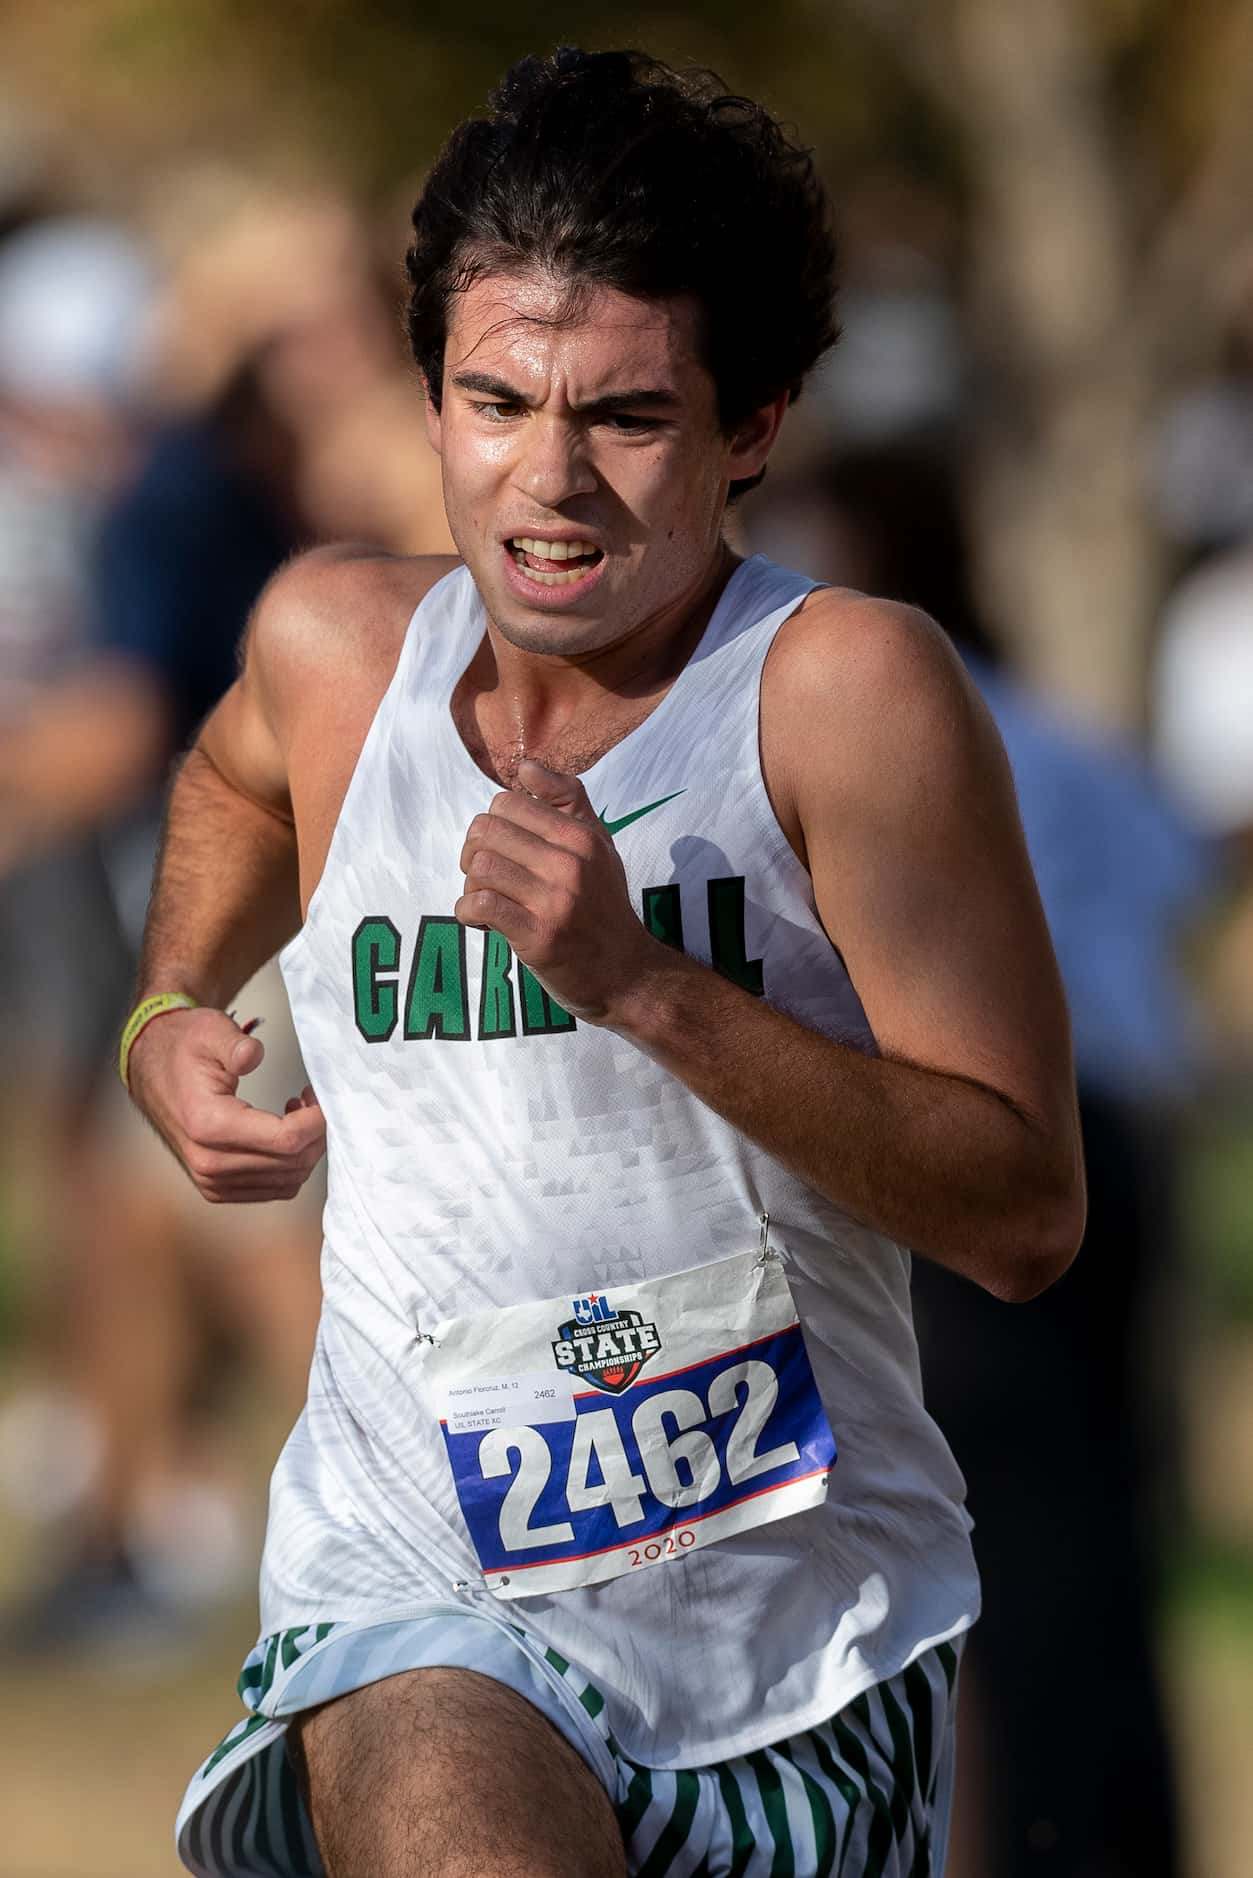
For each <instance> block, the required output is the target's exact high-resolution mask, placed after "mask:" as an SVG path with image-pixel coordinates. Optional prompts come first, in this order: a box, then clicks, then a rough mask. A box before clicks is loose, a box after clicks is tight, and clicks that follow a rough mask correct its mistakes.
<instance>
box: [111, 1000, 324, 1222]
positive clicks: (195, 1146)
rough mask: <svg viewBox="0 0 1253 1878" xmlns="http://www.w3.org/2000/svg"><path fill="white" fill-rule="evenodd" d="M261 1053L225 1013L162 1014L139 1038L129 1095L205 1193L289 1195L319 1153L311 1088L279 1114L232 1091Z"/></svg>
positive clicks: (216, 1197) (217, 1197)
mask: <svg viewBox="0 0 1253 1878" xmlns="http://www.w3.org/2000/svg"><path fill="white" fill-rule="evenodd" d="M264 1054H265V1051H264V1049H263V1047H262V1045H261V1043H260V1041H259V1040H258V1039H257V1038H256V1037H249V1036H246V1035H245V1034H244V1032H243V1031H242V1030H241V1029H240V1028H239V1026H238V1025H237V1024H236V1023H234V1022H233V1020H232V1019H231V1018H229V1017H228V1016H227V1015H226V1013H225V1012H224V1011H212V1010H193V1011H181V1010H180V1011H166V1012H164V1013H162V1015H161V1016H160V1017H155V1018H153V1020H152V1022H151V1023H149V1024H148V1025H146V1026H145V1028H144V1029H143V1030H142V1031H141V1032H140V1034H139V1036H138V1037H137V1038H136V1039H135V1043H134V1046H133V1048H132V1050H131V1054H130V1064H129V1075H130V1092H131V1096H132V1098H133V1099H134V1101H135V1104H136V1106H137V1107H138V1108H139V1109H140V1110H141V1111H142V1112H143V1114H145V1115H146V1116H147V1118H148V1120H149V1121H150V1122H151V1123H152V1125H153V1127H154V1128H155V1129H156V1130H157V1133H158V1134H159V1135H161V1136H162V1137H163V1139H164V1140H165V1141H166V1142H167V1143H168V1144H169V1146H170V1147H171V1148H172V1149H173V1150H174V1153H175V1154H176V1155H177V1156H178V1158H179V1160H180V1161H181V1162H182V1164H183V1166H184V1167H185V1168H186V1169H187V1172H188V1173H189V1174H190V1176H191V1179H192V1181H193V1183H194V1184H195V1186H196V1187H197V1188H198V1189H199V1191H200V1192H201V1193H202V1194H203V1195H204V1197H205V1199H206V1200H212V1201H214V1202H217V1203H222V1202H228V1201H234V1202H239V1201H250V1200H291V1199H294V1197H295V1195H296V1194H297V1193H299V1191H300V1189H301V1187H302V1186H303V1185H304V1183H305V1181H306V1180H307V1179H308V1178H309V1175H310V1174H311V1173H312V1172H313V1170H314V1168H315V1167H316V1166H317V1164H318V1162H319V1161H320V1160H321V1158H322V1152H323V1149H324V1148H325V1146H326V1123H325V1122H324V1120H323V1118H322V1111H321V1109H320V1108H319V1107H318V1105H317V1101H316V1099H315V1097H314V1094H313V1091H312V1089H305V1090H304V1091H303V1093H302V1094H300V1095H298V1096H293V1097H292V1098H291V1100H290V1101H289V1102H288V1104H287V1108H286V1111H285V1113H284V1114H282V1115H271V1114H270V1113H269V1112H268V1110H266V1109H254V1108H252V1107H250V1106H249V1104H248V1103H247V1102H245V1101H243V1100H242V1099H241V1097H240V1096H239V1095H237V1093H236V1091H237V1089H238V1087H239V1081H240V1078H241V1076H247V1075H248V1074H249V1072H250V1071H252V1070H254V1069H256V1068H257V1066H258V1065H259V1063H260V1062H261V1059H262V1057H263V1056H264Z"/></svg>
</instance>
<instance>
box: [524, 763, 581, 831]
mask: <svg viewBox="0 0 1253 1878" xmlns="http://www.w3.org/2000/svg"><path fill="white" fill-rule="evenodd" d="M517 780H518V783H519V784H520V786H521V787H522V788H523V789H525V790H526V792H527V794H528V795H531V796H535V797H536V798H537V799H538V800H539V801H540V802H547V803H548V804H549V806H550V807H551V808H554V809H560V810H561V811H562V813H563V814H565V815H572V816H573V817H574V819H575V820H576V821H580V822H594V821H595V820H596V811H595V809H594V808H593V807H592V805H591V803H590V802H589V801H588V799H587V791H586V789H585V788H584V787H583V785H582V783H581V782H580V781H579V779H578V777H577V776H565V775H562V773H561V771H560V770H555V769H546V768H545V766H544V765H543V764H542V763H537V762H536V761H535V759H534V757H530V756H524V757H523V759H522V761H521V762H520V763H519V764H518V770H517Z"/></svg>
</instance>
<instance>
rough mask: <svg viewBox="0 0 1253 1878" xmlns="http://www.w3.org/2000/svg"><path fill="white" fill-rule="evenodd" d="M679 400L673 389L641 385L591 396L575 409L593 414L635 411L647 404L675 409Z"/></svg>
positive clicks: (661, 408)
mask: <svg viewBox="0 0 1253 1878" xmlns="http://www.w3.org/2000/svg"><path fill="white" fill-rule="evenodd" d="M679 402H680V401H679V399H678V397H677V396H676V395H675V393H674V392H673V391H666V390H663V389H662V388H660V387H658V388H656V389H654V388H653V387H651V386H644V385H640V386H636V387H633V388H632V389H631V390H629V391H609V392H606V393H605V395H604V397H601V398H589V399H588V401H587V403H586V404H576V405H575V406H574V409H575V410H576V411H582V412H590V413H591V414H592V415H593V416H596V415H597V414H598V413H602V412H605V411H634V410H637V409H638V408H639V407H640V406H641V405H645V404H646V405H650V406H652V407H653V408H654V409H660V410H666V411H673V410H676V409H677V408H678V405H679Z"/></svg>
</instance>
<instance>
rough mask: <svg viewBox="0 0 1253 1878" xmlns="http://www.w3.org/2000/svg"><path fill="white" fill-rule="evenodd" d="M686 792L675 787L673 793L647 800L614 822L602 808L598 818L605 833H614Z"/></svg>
mask: <svg viewBox="0 0 1253 1878" xmlns="http://www.w3.org/2000/svg"><path fill="white" fill-rule="evenodd" d="M686 794H687V791H686V790H685V789H676V790H675V791H674V795H669V796H661V797H660V798H659V800H658V801H656V802H649V803H648V804H647V805H646V806H645V807H644V808H642V809H632V810H631V813H630V814H629V815H624V816H622V817H621V819H620V820H619V821H616V822H611V821H610V820H609V817H608V816H607V815H606V813H605V811H604V809H602V810H601V812H600V819H601V821H602V822H604V824H605V833H606V834H607V835H616V834H617V832H618V830H619V829H620V828H629V827H630V825H631V823H632V822H638V820H639V819H640V816H641V815H651V814H652V812H653V810H654V809H660V808H663V807H664V806H665V804H666V803H667V802H673V801H674V800H675V797H676V796H681V795H686Z"/></svg>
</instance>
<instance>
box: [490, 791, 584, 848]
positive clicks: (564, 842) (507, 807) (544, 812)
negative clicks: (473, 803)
mask: <svg viewBox="0 0 1253 1878" xmlns="http://www.w3.org/2000/svg"><path fill="white" fill-rule="evenodd" d="M584 799H585V800H586V798H584ZM487 815H488V820H489V821H492V822H496V821H499V822H501V823H503V824H507V825H508V826H510V827H513V828H525V829H529V830H530V832H531V833H532V834H535V835H538V836H539V837H540V839H541V840H542V841H546V842H547V843H548V844H549V846H550V847H565V848H570V847H573V848H577V849H578V850H579V851H580V852H583V851H585V850H586V851H590V849H591V847H593V846H594V845H595V841H596V836H597V834H598V833H601V832H603V829H602V824H601V822H600V818H599V817H598V816H595V815H591V816H590V817H584V816H583V815H581V814H580V815H573V814H571V813H570V811H569V810H568V809H560V808H556V807H554V805H553V804H552V803H551V802H541V801H540V799H539V797H538V796H531V795H527V794H525V793H524V791H522V790H521V789H512V790H509V791H507V792H506V791H502V793H501V794H500V795H498V796H493V798H492V802H491V806H490V807H489V809H488V811H487Z"/></svg>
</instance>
